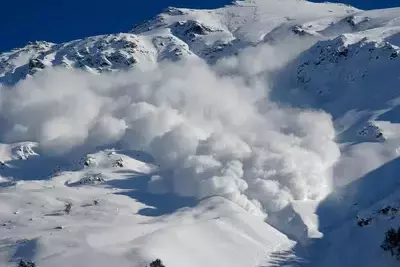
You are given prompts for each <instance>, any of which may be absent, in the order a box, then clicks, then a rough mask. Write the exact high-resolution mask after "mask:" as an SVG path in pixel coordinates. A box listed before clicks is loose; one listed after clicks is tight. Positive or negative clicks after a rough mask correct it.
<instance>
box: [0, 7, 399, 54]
mask: <svg viewBox="0 0 400 267" xmlns="http://www.w3.org/2000/svg"><path fill="white" fill-rule="evenodd" d="M324 1H325V0H323V1H320V0H314V2H324ZM335 1H336V0H331V2H335ZM398 1H399V0H343V1H342V2H346V3H347V4H351V5H353V6H356V7H358V8H362V9H372V8H384V7H394V6H400V3H398ZM2 2H3V3H1V5H0V6H1V9H2V14H1V16H0V52H1V51H6V50H9V49H11V48H14V47H21V46H23V45H24V44H26V43H27V42H28V41H35V40H46V41H52V42H63V41H69V40H73V39H78V38H82V37H85V36H91V35H97V34H106V33H115V32H124V31H127V30H129V29H130V28H132V26H133V25H134V24H136V23H138V22H141V21H143V20H145V19H149V18H151V17H153V16H154V15H156V14H157V13H159V12H160V11H161V10H163V9H164V8H165V7H168V6H179V7H190V8H214V7H219V6H223V5H225V4H229V3H230V2H231V0H153V1H149V0H147V1H146V0H144V1H139V0H111V1H110V0H109V1H106V0H57V1H54V0H38V1H32V0H3V1H2ZM396 3H397V4H396Z"/></svg>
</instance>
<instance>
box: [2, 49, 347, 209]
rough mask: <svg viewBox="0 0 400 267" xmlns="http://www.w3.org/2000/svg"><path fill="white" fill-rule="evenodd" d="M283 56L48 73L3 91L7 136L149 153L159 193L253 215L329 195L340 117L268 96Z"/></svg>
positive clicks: (53, 148)
mask: <svg viewBox="0 0 400 267" xmlns="http://www.w3.org/2000/svg"><path fill="white" fill-rule="evenodd" d="M276 50H277V49H276V48H271V47H268V46H263V47H258V48H251V49H248V50H247V51H244V52H243V53H241V54H240V55H239V56H238V57H234V58H228V59H224V60H222V61H220V62H219V63H217V64H216V65H215V66H209V65H207V64H206V63H204V62H202V61H201V60H198V59H190V60H186V61H181V62H175V63H168V62H166V63H161V64H159V65H157V67H154V68H152V69H148V70H139V69H137V70H131V71H127V72H118V73H108V74H101V75H92V74H88V73H85V72H81V71H72V70H63V69H50V70H45V71H43V72H41V73H38V74H36V75H35V76H34V77H31V78H29V79H26V80H24V81H21V82H19V83H18V84H17V85H15V86H14V87H12V88H2V89H1V93H0V114H1V115H0V129H1V130H0V131H1V132H0V134H1V137H0V138H1V139H0V140H1V141H2V142H17V141H36V142H38V143H39V145H40V147H39V149H40V151H41V153H46V154H56V155H60V154H63V153H67V152H69V151H71V150H74V149H78V148H79V149H87V150H90V149H95V148H96V147H99V146H110V147H112V146H115V145H118V146H123V147H124V148H129V149H135V150H141V151H144V152H147V153H149V154H151V155H152V156H153V158H154V159H155V162H156V164H158V165H159V166H160V170H161V171H160V172H159V173H160V174H161V175H155V176H153V178H152V179H151V181H150V184H149V189H150V190H151V191H153V192H154V193H163V192H174V193H177V194H179V195H183V196H192V197H196V198H198V199H200V198H204V197H208V196H213V195H220V196H224V197H226V198H229V199H230V200H232V201H234V202H236V203H238V204H239V205H241V206H242V207H244V208H246V209H247V210H249V211H258V210H259V209H262V210H263V211H264V212H266V213H267V214H268V213H269V212H275V211H279V210H281V209H282V208H284V207H285V206H286V205H287V204H288V203H290V201H292V200H303V199H320V198H322V197H324V196H326V195H327V193H329V192H330V188H331V179H330V178H331V175H330V167H331V166H332V165H333V164H334V163H335V162H336V161H337V159H338V158H339V154H340V152H339V149H338V146H337V145H336V143H335V142H334V137H335V132H334V128H333V125H332V121H331V117H330V115H328V114H326V113H324V112H322V111H315V110H300V109H294V108H288V107H280V106H279V104H278V103H274V102H272V101H270V100H269V99H268V94H269V83H270V82H271V79H272V78H271V76H273V75H272V73H273V72H274V71H275V70H277V69H279V68H280V67H281V66H283V65H284V63H285V62H286V61H287V60H289V58H290V56H288V55H286V56H283V53H282V52H281V53H279V51H276ZM286 51H287V50H286ZM163 173H164V174H165V173H167V175H162V174H163Z"/></svg>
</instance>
